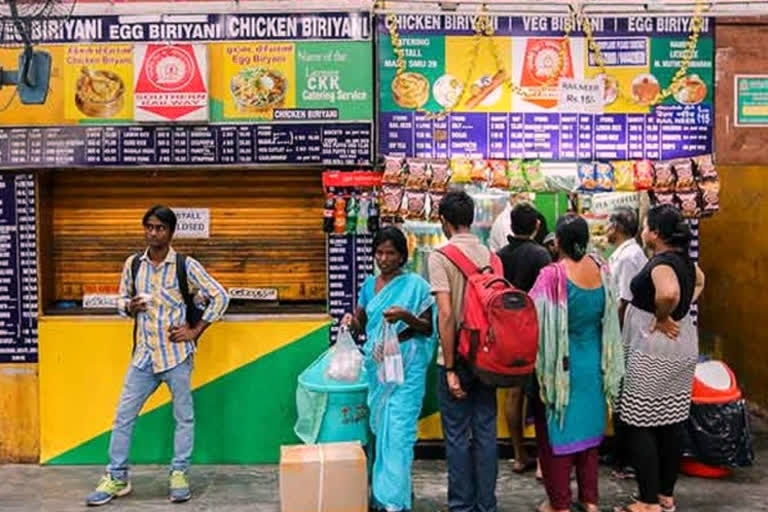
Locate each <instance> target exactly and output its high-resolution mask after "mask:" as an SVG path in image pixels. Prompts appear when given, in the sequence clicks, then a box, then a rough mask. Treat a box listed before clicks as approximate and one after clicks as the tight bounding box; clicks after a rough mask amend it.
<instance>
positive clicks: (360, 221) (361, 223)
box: [355, 195, 371, 235]
mask: <svg viewBox="0 0 768 512" xmlns="http://www.w3.org/2000/svg"><path fill="white" fill-rule="evenodd" d="M370 203H371V199H370V198H369V197H368V196H367V195H363V197H362V198H361V199H360V203H359V204H358V209H357V226H356V228H355V232H356V233H357V234H358V235H366V234H368V213H369V211H370Z"/></svg>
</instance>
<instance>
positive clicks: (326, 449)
mask: <svg viewBox="0 0 768 512" xmlns="http://www.w3.org/2000/svg"><path fill="white" fill-rule="evenodd" d="M366 467H367V466H366V460H365V452H364V451H363V447H362V446H361V445H360V443H359V442H355V443H327V444H311V445H298V446H282V447H280V510H281V511H282V512H368V474H367V469H366Z"/></svg>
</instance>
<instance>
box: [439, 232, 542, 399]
mask: <svg viewBox="0 0 768 512" xmlns="http://www.w3.org/2000/svg"><path fill="white" fill-rule="evenodd" d="M440 252H441V253H442V254H443V256H445V257H446V258H448V260H450V261H451V263H453V264H454V265H456V267H458V269H459V270H460V271H461V273H462V274H464V277H465V278H466V279H467V285H466V289H465V291H464V311H463V313H462V319H461V324H460V325H459V333H458V353H459V355H460V356H461V357H462V358H463V359H464V360H466V361H467V362H468V363H469V365H470V367H471V368H472V371H473V372H474V374H475V375H476V376H477V377H478V379H480V381H482V382H483V383H485V384H487V385H489V386H496V387H514V386H519V385H521V384H522V383H523V382H524V381H525V377H526V376H528V375H529V374H531V373H533V370H534V367H535V365H536V354H537V352H538V347H539V322H538V317H537V315H536V307H535V305H534V304H533V301H532V300H531V298H530V297H529V296H528V294H527V293H525V292H523V291H521V290H518V289H517V288H515V287H514V286H512V285H511V284H510V283H509V282H508V281H507V280H506V279H504V277H503V275H504V271H503V268H502V265H501V260H500V259H499V257H498V256H497V255H496V254H493V253H491V262H490V266H487V267H484V268H478V267H477V265H475V264H474V263H473V262H472V260H470V259H469V258H468V257H467V256H466V255H465V254H464V253H463V252H462V251H461V250H460V249H459V248H458V247H456V246H454V245H450V244H449V245H447V246H445V247H443V248H442V249H440Z"/></svg>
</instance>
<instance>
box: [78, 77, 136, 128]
mask: <svg viewBox="0 0 768 512" xmlns="http://www.w3.org/2000/svg"><path fill="white" fill-rule="evenodd" d="M124 98H125V84H124V83H123V80H122V79H121V78H120V77H119V76H118V75H117V74H115V73H113V72H112V71H107V70H105V69H99V70H93V69H91V68H89V67H86V66H83V67H82V68H81V69H80V77H79V78H78V79H77V86H76V88H75V106H77V109H78V110H79V111H80V112H82V113H83V114H85V115H86V116H88V117H102V118H104V117H112V116H114V115H115V114H117V113H118V112H120V110H122V108H123V101H124Z"/></svg>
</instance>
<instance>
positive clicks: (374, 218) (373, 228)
mask: <svg viewBox="0 0 768 512" xmlns="http://www.w3.org/2000/svg"><path fill="white" fill-rule="evenodd" d="M378 230H379V200H378V199H377V198H376V197H375V196H374V197H372V198H371V203H370V207H369V208H368V232H369V233H376V232H377V231H378Z"/></svg>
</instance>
